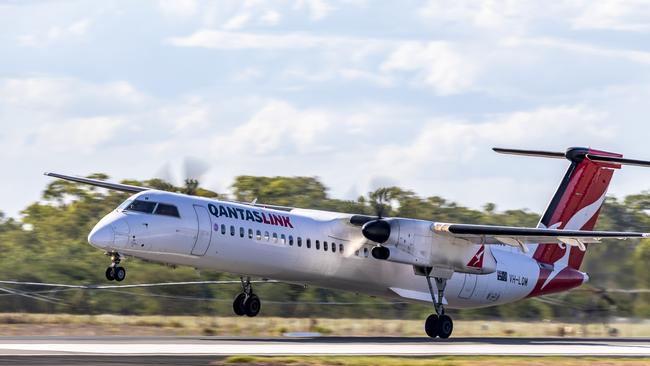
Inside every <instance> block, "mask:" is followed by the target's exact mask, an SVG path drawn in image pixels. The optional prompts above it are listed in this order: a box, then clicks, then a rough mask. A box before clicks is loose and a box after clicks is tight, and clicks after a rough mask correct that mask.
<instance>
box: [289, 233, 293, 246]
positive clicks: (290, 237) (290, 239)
mask: <svg viewBox="0 0 650 366" xmlns="http://www.w3.org/2000/svg"><path fill="white" fill-rule="evenodd" d="M289 245H293V236H292V235H289Z"/></svg>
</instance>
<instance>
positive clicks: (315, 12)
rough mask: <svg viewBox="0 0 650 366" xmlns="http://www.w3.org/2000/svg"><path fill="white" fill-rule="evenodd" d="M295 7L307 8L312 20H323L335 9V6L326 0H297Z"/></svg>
mask: <svg viewBox="0 0 650 366" xmlns="http://www.w3.org/2000/svg"><path fill="white" fill-rule="evenodd" d="M294 7H295V8H296V9H303V8H306V9H307V10H308V11H309V17H310V18H311V20H321V19H323V18H325V17H327V16H328V15H329V14H330V13H331V12H332V11H333V10H334V7H333V6H332V5H331V4H330V3H329V2H327V1H325V0H297V1H296V3H295V5H294Z"/></svg>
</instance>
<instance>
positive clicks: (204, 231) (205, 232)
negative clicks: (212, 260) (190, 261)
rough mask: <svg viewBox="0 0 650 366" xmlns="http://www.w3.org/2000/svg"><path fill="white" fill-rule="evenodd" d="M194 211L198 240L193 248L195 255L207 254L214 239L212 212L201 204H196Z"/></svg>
mask: <svg viewBox="0 0 650 366" xmlns="http://www.w3.org/2000/svg"><path fill="white" fill-rule="evenodd" d="M194 212H195V213H196V221H197V225H198V227H197V232H196V242H195V243H194V247H193V248H192V254H193V255H205V253H207V252H208V248H209V247H210V240H211V239H212V222H211V221H210V213H209V212H208V210H207V209H206V208H205V207H203V206H200V205H194Z"/></svg>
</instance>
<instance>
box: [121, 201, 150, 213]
mask: <svg viewBox="0 0 650 366" xmlns="http://www.w3.org/2000/svg"><path fill="white" fill-rule="evenodd" d="M154 208H156V202H149V201H140V200H135V201H133V202H131V204H129V205H128V206H126V208H125V209H124V210H125V211H135V212H144V213H153V209H154Z"/></svg>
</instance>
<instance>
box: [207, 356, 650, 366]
mask: <svg viewBox="0 0 650 366" xmlns="http://www.w3.org/2000/svg"><path fill="white" fill-rule="evenodd" d="M213 364H214V365H223V364H226V365H295V366H298V365H305V366H325V365H337V366H407V365H408V366H495V365H499V366H521V365H531V366H548V365H553V366H601V365H603V366H604V365H606V366H618V365H621V366H641V365H644V366H645V365H648V364H650V358H632V357H629V358H625V357H603V358H600V357H599V358H594V357H499V356H489V357H488V356H483V357H481V356H478V357H466V356H457V357H456V356H444V357H427V358H422V357H418V358H415V357H383V356H346V357H319V356H299V357H255V356H232V357H228V358H226V359H225V360H224V361H217V362H214V363H213Z"/></svg>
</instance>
